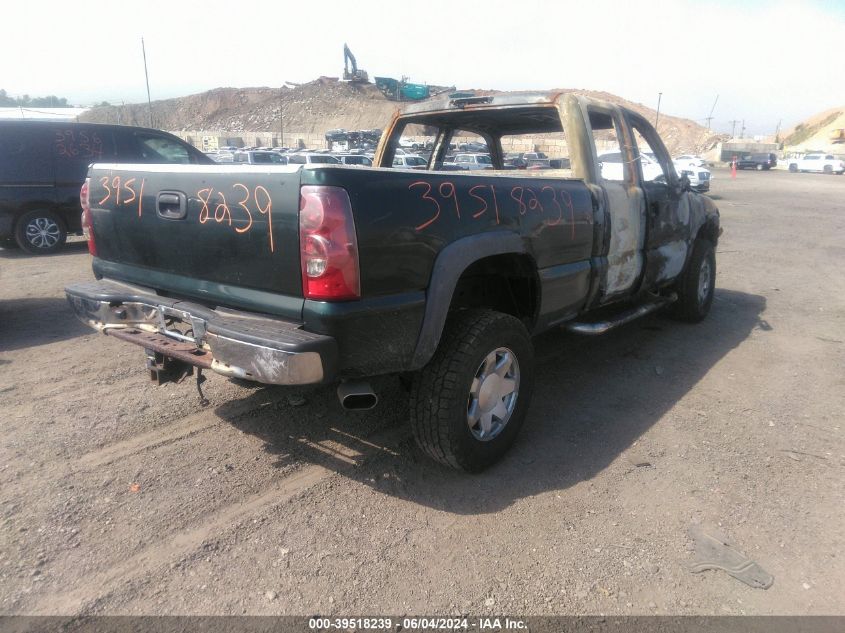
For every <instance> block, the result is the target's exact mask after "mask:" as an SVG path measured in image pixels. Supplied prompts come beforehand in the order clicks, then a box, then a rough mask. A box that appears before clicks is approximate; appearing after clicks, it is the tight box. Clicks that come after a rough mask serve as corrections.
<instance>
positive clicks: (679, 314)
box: [671, 239, 716, 323]
mask: <svg viewBox="0 0 845 633" xmlns="http://www.w3.org/2000/svg"><path fill="white" fill-rule="evenodd" d="M715 250H716V249H715V248H714V247H713V243H712V242H711V241H709V240H705V239H697V240H696V241H695V243H694V244H693V247H692V255H691V256H690V260H689V262H687V267H686V269H685V270H684V273H683V275H682V276H681V279H680V280H679V281H678V284H677V286H676V288H675V290H676V292H677V293H678V300H677V301H676V302H675V303H673V304H672V306H671V314H672V316H674V317H675V318H677V319H679V320H681V321H688V322H690V323H698V322H699V321H702V320H703V319H704V317H706V316H707V313H708V312H710V306H711V305H712V304H713V294H714V292H715V288H716V253H715ZM705 262H706V264H707V265H708V266H709V275H708V280H707V283H706V285H707V288H708V290H707V292H706V293H705V295H704V296H702V293H701V292H700V288H701V285H702V284H701V277H702V274H703V272H704V269H705Z"/></svg>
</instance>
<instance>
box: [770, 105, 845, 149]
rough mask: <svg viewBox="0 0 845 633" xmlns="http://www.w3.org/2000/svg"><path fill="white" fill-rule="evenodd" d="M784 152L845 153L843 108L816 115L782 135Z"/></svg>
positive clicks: (844, 115)
mask: <svg viewBox="0 0 845 633" xmlns="http://www.w3.org/2000/svg"><path fill="white" fill-rule="evenodd" d="M783 145H784V149H785V150H792V151H829V152H835V153H842V152H845V106H842V107H839V108H833V109H831V110H826V111H824V112H820V113H819V114H816V115H814V116H812V117H810V118H809V119H807V120H806V121H803V122H801V123H799V124H798V125H796V126H795V127H793V128H792V129H790V130H787V131H786V132H785V133H784V139H783Z"/></svg>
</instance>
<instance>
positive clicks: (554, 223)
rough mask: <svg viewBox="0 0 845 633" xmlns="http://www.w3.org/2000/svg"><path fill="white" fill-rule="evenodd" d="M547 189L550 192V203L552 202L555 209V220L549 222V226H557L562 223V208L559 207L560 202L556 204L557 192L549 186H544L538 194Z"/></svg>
mask: <svg viewBox="0 0 845 633" xmlns="http://www.w3.org/2000/svg"><path fill="white" fill-rule="evenodd" d="M547 189H548V190H549V191H551V192H552V202H554V203H555V206H556V207H557V218H556V219H555V220H552V221H551V222H549V226H557V225H558V224H560V223H561V221H563V207H562V206H560V202H558V200H557V192H556V191H555V188H554V187H552V186H551V185H546V186H545V187H543V188H542V189H541V190H540V193H543V192H544V191H546V190H547Z"/></svg>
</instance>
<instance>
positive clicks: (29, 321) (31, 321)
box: [0, 297, 93, 352]
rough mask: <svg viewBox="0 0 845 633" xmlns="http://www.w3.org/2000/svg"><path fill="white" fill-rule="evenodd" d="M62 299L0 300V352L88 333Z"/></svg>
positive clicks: (90, 330)
mask: <svg viewBox="0 0 845 633" xmlns="http://www.w3.org/2000/svg"><path fill="white" fill-rule="evenodd" d="M92 332H93V330H92V329H91V328H89V327H88V326H86V325H85V324H84V323H82V322H81V321H79V320H78V319H77V318H76V316H75V315H74V313H73V311H72V310H71V308H70V306H69V305H68V302H67V300H66V299H64V298H61V299H59V298H57V297H38V298H32V299H4V300H0V352H10V351H12V350H16V349H23V348H27V347H36V346H38V345H46V344H48V343H55V342H56V341H63V340H66V339H70V338H74V337H76V336H82V335H83V334H91V333H92Z"/></svg>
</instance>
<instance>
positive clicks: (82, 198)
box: [79, 178, 97, 255]
mask: <svg viewBox="0 0 845 633" xmlns="http://www.w3.org/2000/svg"><path fill="white" fill-rule="evenodd" d="M90 185H91V179H90V178H86V179H85V182H84V183H82V189H80V190H79V204H80V205H81V206H82V234H83V235H84V236H85V239H86V240H88V252H89V253H91V254H92V255H96V254H97V245H96V244H95V243H94V223H93V222H92V221H91V202H90V198H89V196H88V191H89V189H90Z"/></svg>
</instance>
